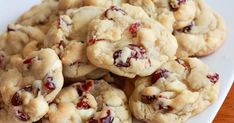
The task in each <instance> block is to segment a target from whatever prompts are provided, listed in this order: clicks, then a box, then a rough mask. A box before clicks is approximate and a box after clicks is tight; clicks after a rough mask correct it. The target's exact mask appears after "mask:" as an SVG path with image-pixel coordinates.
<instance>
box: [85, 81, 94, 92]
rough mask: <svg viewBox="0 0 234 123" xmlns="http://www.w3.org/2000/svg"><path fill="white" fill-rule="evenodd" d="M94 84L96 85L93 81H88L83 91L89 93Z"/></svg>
mask: <svg viewBox="0 0 234 123" xmlns="http://www.w3.org/2000/svg"><path fill="white" fill-rule="evenodd" d="M93 84H94V81H93V80H88V81H86V83H84V84H83V85H82V89H83V90H84V91H86V92H87V91H89V90H90V89H91V88H92V87H93Z"/></svg>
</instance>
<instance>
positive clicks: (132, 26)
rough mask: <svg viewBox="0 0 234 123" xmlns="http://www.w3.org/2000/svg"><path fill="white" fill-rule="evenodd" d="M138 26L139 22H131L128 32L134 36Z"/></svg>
mask: <svg viewBox="0 0 234 123" xmlns="http://www.w3.org/2000/svg"><path fill="white" fill-rule="evenodd" d="M140 26H141V23H139V22H137V23H133V24H131V25H130V27H129V32H130V33H131V34H132V37H136V35H137V31H138V29H139V27H140Z"/></svg>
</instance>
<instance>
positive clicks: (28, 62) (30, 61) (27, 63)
mask: <svg viewBox="0 0 234 123" xmlns="http://www.w3.org/2000/svg"><path fill="white" fill-rule="evenodd" d="M33 59H34V57H33V58H28V59H25V60H24V61H23V64H26V65H29V66H30V65H32V62H33Z"/></svg>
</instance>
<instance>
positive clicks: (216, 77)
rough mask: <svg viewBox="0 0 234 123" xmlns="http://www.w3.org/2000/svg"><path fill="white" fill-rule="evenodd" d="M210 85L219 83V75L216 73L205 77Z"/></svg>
mask: <svg viewBox="0 0 234 123" xmlns="http://www.w3.org/2000/svg"><path fill="white" fill-rule="evenodd" d="M206 77H207V78H208V79H209V80H210V82H211V83H213V84H215V83H216V82H218V81H219V74H218V73H214V74H210V75H207V76H206Z"/></svg>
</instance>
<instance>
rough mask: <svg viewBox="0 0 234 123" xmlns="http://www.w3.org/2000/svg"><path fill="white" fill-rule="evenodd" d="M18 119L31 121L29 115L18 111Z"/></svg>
mask: <svg viewBox="0 0 234 123" xmlns="http://www.w3.org/2000/svg"><path fill="white" fill-rule="evenodd" d="M16 117H17V118H18V119H20V120H21V121H28V120H29V119H30V117H29V115H28V114H26V113H24V112H22V111H17V112H16Z"/></svg>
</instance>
